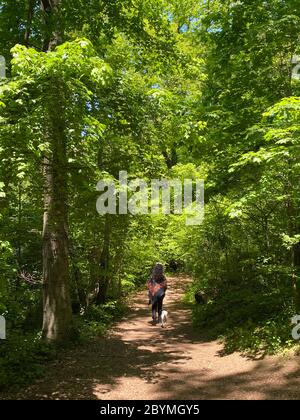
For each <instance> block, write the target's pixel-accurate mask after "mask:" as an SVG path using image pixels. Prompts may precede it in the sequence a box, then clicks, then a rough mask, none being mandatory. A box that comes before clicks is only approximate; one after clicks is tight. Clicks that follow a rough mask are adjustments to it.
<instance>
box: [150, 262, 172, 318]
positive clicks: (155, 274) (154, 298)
mask: <svg viewBox="0 0 300 420" xmlns="http://www.w3.org/2000/svg"><path fill="white" fill-rule="evenodd" d="M147 286H148V293H149V304H150V303H151V305H152V322H153V323H154V324H156V323H157V321H159V320H160V318H161V313H162V310H163V300H164V297H165V294H166V290H167V279H166V276H165V274H164V266H163V265H162V264H161V263H156V264H155V266H154V268H153V270H152V274H151V277H150V278H149V280H148V282H147Z"/></svg>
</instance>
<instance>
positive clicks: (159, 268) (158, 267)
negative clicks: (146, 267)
mask: <svg viewBox="0 0 300 420" xmlns="http://www.w3.org/2000/svg"><path fill="white" fill-rule="evenodd" d="M152 278H153V279H155V280H161V279H163V278H164V266H163V265H162V264H161V263H156V264H155V266H154V267H153V270H152Z"/></svg>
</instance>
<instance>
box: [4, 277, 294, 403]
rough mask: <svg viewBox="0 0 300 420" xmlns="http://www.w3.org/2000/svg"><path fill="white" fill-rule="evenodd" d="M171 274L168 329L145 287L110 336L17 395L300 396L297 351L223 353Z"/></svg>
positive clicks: (59, 362)
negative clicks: (201, 328)
mask: <svg viewBox="0 0 300 420" xmlns="http://www.w3.org/2000/svg"><path fill="white" fill-rule="evenodd" d="M183 280H184V281H185V283H187V282H188V281H189V279H188V278H182V277H173V278H169V279H168V283H169V289H168V293H167V297H166V300H165V308H166V309H167V310H168V311H169V322H168V324H167V327H166V328H165V329H162V328H161V327H160V326H152V325H150V324H149V323H148V321H149V320H150V309H149V307H147V299H146V292H140V293H138V294H137V296H136V297H135V299H134V302H133V304H132V311H131V312H130V314H129V315H128V316H127V317H125V319H124V320H123V321H121V322H119V323H118V324H116V326H115V327H114V328H113V330H112V331H111V332H110V333H109V335H108V336H107V337H105V338H99V339H96V340H95V341H93V342H92V343H91V344H89V345H88V346H83V347H79V348H77V349H76V350H72V351H68V352H66V353H65V354H64V355H63V356H61V358H60V360H56V361H55V362H52V363H50V366H49V368H48V369H47V373H46V376H45V377H44V378H43V379H41V380H38V381H37V382H36V383H35V384H34V385H32V386H29V387H28V388H26V389H25V390H22V391H20V392H19V393H17V394H14V395H13V396H12V395H10V397H8V396H5V397H6V398H17V399H98V400H111V399H121V400H122V399H150V400H151V399H183V400H185V399H198V400H201V399H299V398H300V368H299V366H300V364H299V358H298V357H295V358H291V359H289V360H286V359H285V360H284V359H283V358H282V357H281V358H278V357H276V358H275V357H267V358H265V359H262V360H250V359H248V358H245V357H242V356H241V355H239V354H238V353H234V354H231V355H226V356H224V355H223V354H222V348H223V347H222V345H221V344H220V343H218V342H216V341H211V342H207V341H205V340H202V339H201V337H199V335H198V334H197V333H196V332H195V331H193V329H192V326H191V314H190V309H188V308H187V307H185V306H184V305H183V304H182V296H183V292H184V291H183V290H182V287H181V285H182V283H183Z"/></svg>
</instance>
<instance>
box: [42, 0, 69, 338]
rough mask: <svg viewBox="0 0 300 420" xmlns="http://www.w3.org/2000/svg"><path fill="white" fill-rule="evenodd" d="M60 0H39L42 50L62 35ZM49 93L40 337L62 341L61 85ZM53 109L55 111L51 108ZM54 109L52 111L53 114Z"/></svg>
mask: <svg viewBox="0 0 300 420" xmlns="http://www.w3.org/2000/svg"><path fill="white" fill-rule="evenodd" d="M59 5H60V0H41V10H42V13H43V16H44V20H45V26H46V27H47V28H48V30H47V33H46V34H45V41H44V51H45V52H48V51H51V50H53V49H54V48H55V46H57V45H58V44H59V43H60V42H61V39H62V34H61V32H60V31H59V23H58V8H59ZM58 84H59V82H58V81H57V85H56V87H57V92H56V95H53V98H55V99H53V101H55V103H52V104H51V105H52V106H51V108H52V109H50V107H49V112H48V115H49V117H48V119H47V121H46V127H45V136H46V137H47V138H48V141H49V144H50V152H49V153H48V155H47V156H45V158H44V168H43V176H44V224H43V337H44V338H45V339H46V340H52V341H65V340H68V339H69V338H70V336H71V333H72V308H71V298H70V288H69V249H68V206H67V202H68V193H67V150H66V138H65V126H64V106H65V104H64V101H63V97H62V91H63V89H62V88H60V87H59V86H58ZM54 110H55V111H54ZM54 112H55V114H54Z"/></svg>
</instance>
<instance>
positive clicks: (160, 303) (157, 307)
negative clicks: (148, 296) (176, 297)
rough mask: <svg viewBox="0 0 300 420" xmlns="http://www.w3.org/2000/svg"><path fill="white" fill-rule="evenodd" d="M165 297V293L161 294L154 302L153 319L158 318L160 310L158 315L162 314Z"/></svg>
mask: <svg viewBox="0 0 300 420" xmlns="http://www.w3.org/2000/svg"><path fill="white" fill-rule="evenodd" d="M164 297H165V295H163V296H160V297H159V298H158V299H157V300H156V302H155V303H153V304H152V319H156V318H157V312H158V316H159V317H160V316H161V313H162V307H163V300H164Z"/></svg>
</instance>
